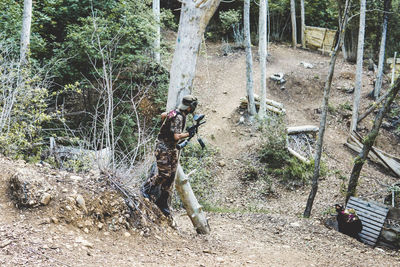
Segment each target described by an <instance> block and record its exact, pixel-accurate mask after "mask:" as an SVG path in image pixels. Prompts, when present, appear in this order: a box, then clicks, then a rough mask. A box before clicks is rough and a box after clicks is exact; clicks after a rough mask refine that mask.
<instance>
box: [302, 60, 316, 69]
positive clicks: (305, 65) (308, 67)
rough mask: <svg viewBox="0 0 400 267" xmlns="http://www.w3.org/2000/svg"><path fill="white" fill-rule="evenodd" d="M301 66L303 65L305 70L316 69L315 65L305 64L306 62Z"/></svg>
mask: <svg viewBox="0 0 400 267" xmlns="http://www.w3.org/2000/svg"><path fill="white" fill-rule="evenodd" d="M300 65H303V66H304V68H306V69H313V68H314V65H313V64H311V63H308V62H304V61H303V62H301V63H300Z"/></svg>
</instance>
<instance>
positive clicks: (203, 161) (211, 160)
mask: <svg viewBox="0 0 400 267" xmlns="http://www.w3.org/2000/svg"><path fill="white" fill-rule="evenodd" d="M216 154H217V151H216V150H215V149H213V148H210V147H208V146H207V147H206V148H204V149H201V147H200V145H199V144H196V143H194V142H192V143H189V145H187V146H186V147H185V148H184V150H183V151H182V153H181V160H180V163H181V165H182V168H183V169H184V171H185V173H190V172H191V171H193V170H196V171H195V172H194V173H192V174H191V175H190V185H191V186H192V189H193V192H194V194H195V195H196V197H198V200H199V202H200V203H205V202H207V201H208V200H209V197H210V196H211V195H212V194H213V190H214V185H215V180H214V173H213V171H212V169H213V166H214V165H215V156H216Z"/></svg>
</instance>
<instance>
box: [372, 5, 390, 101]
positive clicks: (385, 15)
mask: <svg viewBox="0 0 400 267" xmlns="http://www.w3.org/2000/svg"><path fill="white" fill-rule="evenodd" d="M391 2H392V1H391V0H385V4H384V13H383V24H382V38H381V46H380V50H379V62H378V75H377V77H376V82H375V88H374V98H375V99H378V97H379V94H380V91H381V88H382V77H383V64H384V62H385V47H386V35H387V27H388V21H389V14H388V12H389V10H390V5H391Z"/></svg>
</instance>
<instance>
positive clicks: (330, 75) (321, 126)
mask: <svg viewBox="0 0 400 267" xmlns="http://www.w3.org/2000/svg"><path fill="white" fill-rule="evenodd" d="M350 3H351V0H346V5H345V9H344V12H343V16H344V17H343V18H342V23H341V24H340V25H341V27H340V28H339V42H338V43H337V44H336V47H335V49H334V50H333V52H332V56H331V61H330V63H329V73H328V77H327V78H326V81H325V87H324V98H323V101H322V114H321V119H320V124H319V133H318V140H317V149H316V152H315V157H314V175H313V179H312V185H311V191H310V194H309V196H308V200H307V205H306V208H305V210H304V214H303V216H304V217H306V218H309V217H310V215H311V209H312V206H313V203H314V199H315V196H316V194H317V191H318V179H319V172H320V163H321V155H322V145H323V141H324V134H325V128H326V117H327V114H328V104H329V94H330V91H331V85H332V78H333V74H334V72H335V64H336V59H337V56H338V51H339V47H341V45H342V42H343V38H344V34H345V29H346V25H347V23H346V22H347V15H348V12H349V6H350Z"/></svg>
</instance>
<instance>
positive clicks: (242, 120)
mask: <svg viewBox="0 0 400 267" xmlns="http://www.w3.org/2000/svg"><path fill="white" fill-rule="evenodd" d="M239 123H240V124H243V123H244V117H243V116H240V119H239Z"/></svg>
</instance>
